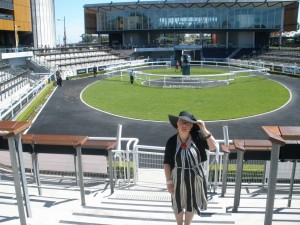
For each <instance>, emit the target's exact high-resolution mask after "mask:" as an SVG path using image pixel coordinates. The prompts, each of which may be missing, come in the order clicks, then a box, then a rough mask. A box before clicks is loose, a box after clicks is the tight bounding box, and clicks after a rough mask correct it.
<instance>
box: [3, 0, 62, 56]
mask: <svg viewBox="0 0 300 225" xmlns="http://www.w3.org/2000/svg"><path fill="white" fill-rule="evenodd" d="M55 36H56V34H55V10H54V0H2V1H0V49H2V50H3V49H5V50H8V49H10V51H15V50H14V49H15V48H21V49H20V50H22V48H23V47H26V48H27V47H34V48H40V47H42V46H43V47H45V46H47V47H55V44H56V42H55V41H56V39H55Z"/></svg>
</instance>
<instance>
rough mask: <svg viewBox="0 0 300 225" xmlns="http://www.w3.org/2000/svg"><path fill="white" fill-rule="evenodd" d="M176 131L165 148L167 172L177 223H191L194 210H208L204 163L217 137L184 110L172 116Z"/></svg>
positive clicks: (165, 169) (170, 116) (170, 117)
mask: <svg viewBox="0 0 300 225" xmlns="http://www.w3.org/2000/svg"><path fill="white" fill-rule="evenodd" d="M169 120H170V123H171V125H172V126H173V127H174V128H175V129H176V130H177V133H176V134H175V135H173V136H171V137H170V138H169V139H168V141H167V143H166V148H165V156H164V171H165V176H166V185H167V190H168V192H169V193H170V194H171V199H172V209H173V211H174V214H175V218H176V222H177V225H183V224H184V225H190V224H191V223H192V220H193V216H194V214H195V213H197V214H198V215H200V210H206V209H207V186H206V177H205V173H204V171H203V168H202V165H201V163H202V162H204V161H206V160H207V155H206V151H205V149H209V150H215V149H216V148H217V144H216V140H215V138H214V137H213V135H212V134H211V133H210V132H209V131H208V130H207V129H206V127H205V123H204V122H203V121H202V120H197V119H196V118H195V117H194V115H193V114H191V113H189V112H186V111H182V112H180V113H179V116H172V115H169Z"/></svg>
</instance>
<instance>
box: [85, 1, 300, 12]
mask: <svg viewBox="0 0 300 225" xmlns="http://www.w3.org/2000/svg"><path fill="white" fill-rule="evenodd" d="M295 2H298V1H297V0H282V1H278V0H251V1H250V0H222V1H220V0H165V1H143V0H137V1H131V2H117V1H116V2H113V1H111V2H110V3H98V4H85V5H84V6H83V7H84V8H86V9H91V8H99V9H102V10H108V11H111V10H125V9H132V10H135V9H150V8H176V7H178V6H182V7H185V8H191V7H194V6H197V7H212V8H218V7H228V8H229V7H230V8H232V7H237V8H245V7H251V8H257V7H283V6H286V5H289V4H292V3H295Z"/></svg>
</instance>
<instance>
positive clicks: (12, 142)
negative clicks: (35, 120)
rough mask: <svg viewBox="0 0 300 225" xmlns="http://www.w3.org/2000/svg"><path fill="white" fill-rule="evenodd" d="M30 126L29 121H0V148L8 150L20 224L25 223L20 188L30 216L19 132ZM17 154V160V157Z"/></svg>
mask: <svg viewBox="0 0 300 225" xmlns="http://www.w3.org/2000/svg"><path fill="white" fill-rule="evenodd" d="M30 126H31V123H29V122H17V121H0V149H1V150H3V151H9V153H10V161H11V169H12V175H13V180H14V187H15V192H16V199H17V205H18V212H19V217H20V222H21V224H26V217H25V210H24V203H23V196H22V190H23V195H24V202H25V208H26V213H27V216H28V217H31V216H32V213H31V207H30V200H29V195H28V188H27V181H26V178H25V170H24V165H23V150H22V143H21V133H22V132H24V131H25V130H26V129H28V128H29V127H30ZM17 155H18V158H19V160H18V159H17ZM20 180H21V182H20ZM20 183H22V186H21V184H20ZM21 189H22V190H21Z"/></svg>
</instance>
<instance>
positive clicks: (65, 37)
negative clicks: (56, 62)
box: [57, 17, 67, 47]
mask: <svg viewBox="0 0 300 225" xmlns="http://www.w3.org/2000/svg"><path fill="white" fill-rule="evenodd" d="M57 21H64V47H67V35H66V18H65V17H64V20H60V19H58V20H57Z"/></svg>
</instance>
